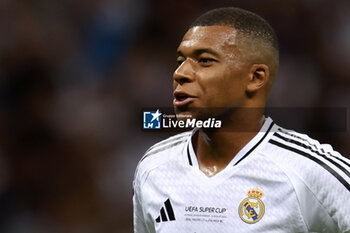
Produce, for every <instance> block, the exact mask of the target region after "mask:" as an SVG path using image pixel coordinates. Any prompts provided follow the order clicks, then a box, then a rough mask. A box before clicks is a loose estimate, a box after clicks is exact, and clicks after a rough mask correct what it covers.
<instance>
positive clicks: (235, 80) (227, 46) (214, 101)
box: [173, 26, 250, 118]
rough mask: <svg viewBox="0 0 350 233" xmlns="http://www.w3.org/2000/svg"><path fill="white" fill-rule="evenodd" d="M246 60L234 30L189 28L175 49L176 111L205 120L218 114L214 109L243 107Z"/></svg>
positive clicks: (214, 27)
mask: <svg viewBox="0 0 350 233" xmlns="http://www.w3.org/2000/svg"><path fill="white" fill-rule="evenodd" d="M245 60H246V59H245V58H244V51H243V48H242V46H241V45H240V44H239V39H238V38H237V32H236V30H235V29H234V28H232V27H229V26H200V27H193V28H191V29H190V30H189V31H187V33H186V34H185V36H184V37H183V40H182V42H181V43H180V46H179V47H178V57H177V62H178V64H179V66H178V68H177V69H176V70H175V72H174V75H173V77H174V81H173V87H174V101H173V104H174V107H175V112H176V113H177V114H186V115H187V114H189V115H192V116H193V117H195V118H205V117H216V116H218V115H220V112H218V109H215V108H225V109H226V108H233V107H244V104H245V100H246V94H245V92H246V85H247V81H248V77H249V72H250V64H248V63H247V62H246V61H245Z"/></svg>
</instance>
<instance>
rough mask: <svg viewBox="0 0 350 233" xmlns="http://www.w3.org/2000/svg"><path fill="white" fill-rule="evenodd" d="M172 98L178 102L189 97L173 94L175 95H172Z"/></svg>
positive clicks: (182, 94)
mask: <svg viewBox="0 0 350 233" xmlns="http://www.w3.org/2000/svg"><path fill="white" fill-rule="evenodd" d="M174 97H175V99H176V100H178V101H183V100H185V99H187V98H188V97H190V96H189V95H187V94H184V93H175V94H174Z"/></svg>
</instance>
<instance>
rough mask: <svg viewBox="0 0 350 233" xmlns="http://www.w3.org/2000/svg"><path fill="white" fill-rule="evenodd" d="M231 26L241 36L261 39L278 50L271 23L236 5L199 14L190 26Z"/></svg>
mask: <svg viewBox="0 0 350 233" xmlns="http://www.w3.org/2000/svg"><path fill="white" fill-rule="evenodd" d="M216 25H218V26H231V27H233V28H235V29H236V30H237V31H238V32H240V33H242V35H243V36H246V37H250V38H252V37H253V38H254V39H258V40H262V41H264V42H265V43H268V44H270V45H271V46H272V47H273V48H275V49H276V50H277V51H278V40H277V36H276V33H275V31H274V30H273V28H272V27H271V25H270V24H269V23H268V22H267V21H266V20H265V19H263V18H262V17H260V16H259V15H257V14H255V13H253V12H250V11H247V10H243V9H241V8H236V7H225V8H217V9H214V10H211V11H208V12H206V13H204V14H203V15H201V16H199V17H198V18H197V19H196V20H195V21H194V22H193V23H192V24H191V26H190V28H192V27H195V26H216Z"/></svg>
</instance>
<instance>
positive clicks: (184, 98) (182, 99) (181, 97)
mask: <svg viewBox="0 0 350 233" xmlns="http://www.w3.org/2000/svg"><path fill="white" fill-rule="evenodd" d="M195 98H197V97H196V96H193V95H190V94H188V93H186V92H182V91H175V92H174V100H173V104H174V106H176V107H180V106H184V105H187V104H189V103H190V102H192V101H193V100H194V99H195Z"/></svg>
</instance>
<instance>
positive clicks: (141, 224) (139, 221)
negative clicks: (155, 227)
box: [133, 170, 148, 233]
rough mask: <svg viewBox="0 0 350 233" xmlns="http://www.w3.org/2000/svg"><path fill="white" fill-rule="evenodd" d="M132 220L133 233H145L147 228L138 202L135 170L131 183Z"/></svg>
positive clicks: (140, 204)
mask: <svg viewBox="0 0 350 233" xmlns="http://www.w3.org/2000/svg"><path fill="white" fill-rule="evenodd" d="M133 218H134V233H146V232H148V231H147V228H146V224H145V221H144V217H143V211H142V202H141V201H140V184H139V182H138V174H137V170H136V174H135V179H134V182H133Z"/></svg>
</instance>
